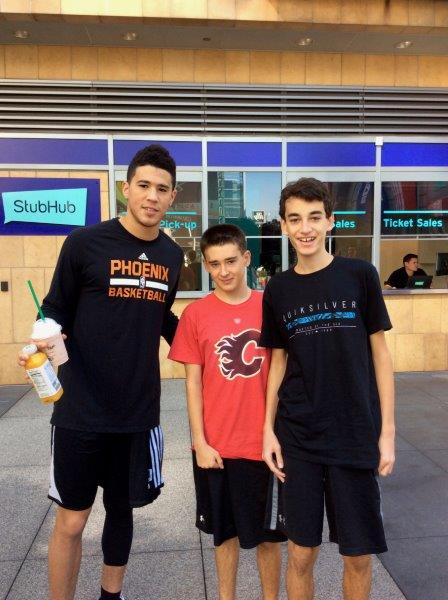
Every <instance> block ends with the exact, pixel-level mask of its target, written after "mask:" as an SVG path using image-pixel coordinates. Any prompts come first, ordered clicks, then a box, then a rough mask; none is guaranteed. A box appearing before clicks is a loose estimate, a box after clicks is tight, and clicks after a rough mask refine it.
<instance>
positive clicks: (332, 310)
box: [260, 257, 391, 468]
mask: <svg viewBox="0 0 448 600" xmlns="http://www.w3.org/2000/svg"><path fill="white" fill-rule="evenodd" d="M390 328H391V323H390V320H389V317H388V314H387V310H386V307H385V304H384V300H383V296H382V292H381V286H380V282H379V277H378V273H377V271H376V269H375V267H373V266H372V265H371V264H369V263H367V262H365V261H362V260H358V259H350V258H340V257H335V258H334V259H333V261H332V262H331V263H330V264H329V265H328V266H327V267H325V268H324V269H322V270H320V271H317V272H315V273H311V274H308V275H298V274H297V273H296V272H295V271H294V269H290V270H288V271H285V272H284V273H281V274H279V275H276V276H275V277H273V278H272V279H271V280H270V281H269V283H268V285H267V287H266V290H265V293H264V299H263V327H262V332H261V339H260V346H266V347H268V348H284V349H285V350H286V351H287V353H288V359H287V366H286V372H285V377H284V379H283V382H282V384H281V386H280V389H279V405H278V412H277V419H276V434H277V436H278V438H279V441H280V444H281V446H282V448H283V451H284V452H285V454H286V455H290V456H293V457H297V458H303V459H305V460H309V461H312V462H317V463H321V464H334V465H346V466H352V467H357V468H376V467H377V466H378V461H379V452H378V438H379V434H380V429H381V413H380V406H379V396H378V389H377V385H376V380H375V372H374V368H373V361H372V353H371V348H370V342H369V335H371V334H373V333H376V332H377V331H380V330H388V329H390Z"/></svg>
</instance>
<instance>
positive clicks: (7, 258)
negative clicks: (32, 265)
mask: <svg viewBox="0 0 448 600" xmlns="http://www.w3.org/2000/svg"><path fill="white" fill-rule="evenodd" d="M23 261H24V258H23V238H22V237H21V236H15V235H1V236H0V267H23V266H24V262H23Z"/></svg>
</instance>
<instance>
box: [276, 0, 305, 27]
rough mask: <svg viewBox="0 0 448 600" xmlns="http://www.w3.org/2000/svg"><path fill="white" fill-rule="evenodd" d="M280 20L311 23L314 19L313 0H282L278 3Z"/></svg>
mask: <svg viewBox="0 0 448 600" xmlns="http://www.w3.org/2000/svg"><path fill="white" fill-rule="evenodd" d="M278 18H279V21H295V22H297V23H309V22H311V21H312V20H313V0H301V1H300V2H298V1H297V0H280V1H279V4H278Z"/></svg>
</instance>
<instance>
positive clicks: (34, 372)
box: [27, 360, 61, 399]
mask: <svg viewBox="0 0 448 600" xmlns="http://www.w3.org/2000/svg"><path fill="white" fill-rule="evenodd" d="M27 373H28V375H29V376H30V377H31V380H32V382H33V384H34V387H35V388H36V392H37V393H38V394H39V398H42V399H44V398H49V397H50V396H54V395H55V394H57V392H58V391H59V390H60V389H61V384H60V383H59V379H58V378H57V375H56V373H55V372H54V369H53V367H52V366H51V364H50V363H49V361H48V360H46V361H45V362H44V364H43V365H42V366H40V367H37V368H35V369H27Z"/></svg>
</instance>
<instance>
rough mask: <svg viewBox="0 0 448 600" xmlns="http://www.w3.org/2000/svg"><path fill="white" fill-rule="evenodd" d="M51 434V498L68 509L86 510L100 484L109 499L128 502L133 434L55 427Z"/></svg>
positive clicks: (93, 499)
mask: <svg viewBox="0 0 448 600" xmlns="http://www.w3.org/2000/svg"><path fill="white" fill-rule="evenodd" d="M51 435H52V439H51V469H50V489H49V492H48V497H49V498H50V499H51V500H54V501H55V502H56V503H57V504H59V505H60V506H62V507H63V508H67V509H69V510H86V509H87V508H90V507H91V506H92V505H93V503H94V501H95V496H96V492H97V489H98V486H101V487H103V488H104V501H105V502H106V503H107V502H108V500H109V498H110V499H111V500H113V501H114V502H119V503H123V505H124V506H126V505H129V466H130V449H131V441H132V434H126V433H93V432H89V431H77V430H73V429H64V428H63V427H52V431H51Z"/></svg>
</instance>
